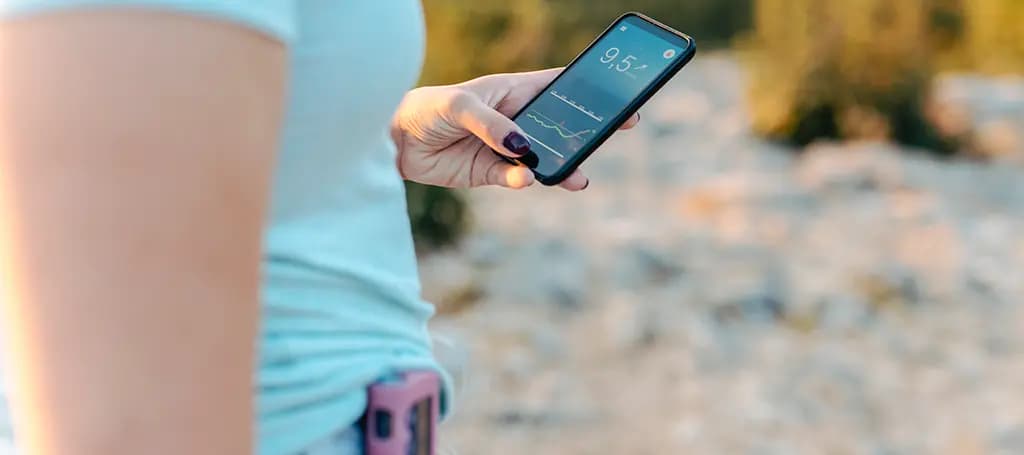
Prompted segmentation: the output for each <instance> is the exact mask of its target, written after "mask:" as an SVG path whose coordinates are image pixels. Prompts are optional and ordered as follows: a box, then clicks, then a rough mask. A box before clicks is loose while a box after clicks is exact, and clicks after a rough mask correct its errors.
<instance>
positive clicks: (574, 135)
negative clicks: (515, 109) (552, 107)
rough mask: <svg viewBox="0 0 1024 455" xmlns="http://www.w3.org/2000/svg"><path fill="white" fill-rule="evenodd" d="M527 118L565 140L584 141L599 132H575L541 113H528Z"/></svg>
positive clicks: (592, 130)
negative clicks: (587, 136) (589, 135)
mask: <svg viewBox="0 0 1024 455" xmlns="http://www.w3.org/2000/svg"><path fill="white" fill-rule="evenodd" d="M526 118H528V119H530V120H533V121H534V122H536V123H537V124H538V125H540V126H541V127H542V128H546V129H549V130H554V131H555V132H557V133H558V135H559V136H561V137H562V138H563V139H584V138H585V137H586V135H588V134H594V133H596V132H597V130H594V129H586V130H580V131H573V130H571V129H569V128H567V127H566V126H565V122H564V121H563V122H558V121H555V120H554V119H552V118H551V117H548V116H546V115H544V114H541V113H540V112H537V111H535V110H531V111H529V112H527V113H526Z"/></svg>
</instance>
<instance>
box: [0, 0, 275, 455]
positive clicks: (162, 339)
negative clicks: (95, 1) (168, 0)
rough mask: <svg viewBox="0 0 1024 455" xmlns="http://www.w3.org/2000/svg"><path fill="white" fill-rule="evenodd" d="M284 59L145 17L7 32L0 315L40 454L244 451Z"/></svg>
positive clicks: (79, 15) (23, 416)
mask: <svg viewBox="0 0 1024 455" xmlns="http://www.w3.org/2000/svg"><path fill="white" fill-rule="evenodd" d="M284 66H285V50H284V48H283V45H282V44H280V43H278V42H276V41H274V40H272V39H270V38H268V37H266V36H263V35H260V34H258V33H256V32H253V31H251V30H248V29H245V28H242V27H239V26H235V25H231V24H227V23H223V22H217V21H213V20H206V19H201V18H196V17H190V16H185V15H178V14H169V13H160V12H145V11H141V10H101V11H94V12H84V11H83V12H73V13H55V14H48V15H43V16H38V17H33V18H30V19H22V20H16V21H8V22H0V279H2V283H3V287H2V293H0V310H2V312H0V316H2V319H3V326H2V329H0V330H2V331H3V336H4V342H5V345H6V349H7V350H6V357H7V362H8V363H7V365H8V371H9V372H10V373H11V375H12V377H11V378H10V380H11V382H12V385H13V411H14V419H15V424H16V427H17V430H18V435H17V436H18V438H19V445H20V446H21V447H22V448H23V450H25V452H26V453H31V454H37V455H49V454H60V455H69V454H70V455H77V454H121V453H123V454H137V453H146V454H163V453H168V454H170V453H173V454H184V453H187V454H218V455H221V454H247V453H252V439H253V434H252V428H251V426H252V425H251V422H252V408H253V403H252V397H251V393H252V372H253V367H254V359H255V353H254V351H255V346H254V339H255V334H256V326H257V324H256V323H257V315H258V280H259V258H260V243H261V225H262V223H263V217H264V212H265V205H266V202H265V201H266V200H267V193H268V183H269V176H270V171H271V165H272V161H273V154H274V150H275V145H276V143H277V137H276V136H277V131H278V129H279V122H280V115H281V110H282V96H283V78H284V72H285V70H284Z"/></svg>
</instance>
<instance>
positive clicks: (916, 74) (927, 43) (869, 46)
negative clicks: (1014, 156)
mask: <svg viewBox="0 0 1024 455" xmlns="http://www.w3.org/2000/svg"><path fill="white" fill-rule="evenodd" d="M938 4H939V2H935V1H927V0H900V1H891V0H857V1H848V0H758V1H757V4H756V8H755V10H754V11H755V16H754V17H755V21H754V23H755V31H754V32H753V33H752V35H751V36H749V37H747V38H746V39H745V40H744V41H743V45H742V47H743V48H744V49H745V50H746V51H747V52H746V58H747V60H748V62H749V63H750V68H751V73H750V84H749V87H750V100H751V106H752V114H753V120H754V126H755V128H756V129H757V130H758V131H759V132H761V133H762V134H765V135H767V136H769V137H774V138H779V139H786V140H790V141H793V142H795V143H798V144H806V143H808V142H811V141H812V140H814V139H817V138H823V137H824V138H856V137H875V138H892V139H895V140H897V141H900V142H903V143H907V144H911V145H917V146H921V147H926V148H929V149H932V150H935V151H937V152H940V153H949V152H951V151H952V150H953V144H952V143H951V142H950V141H948V140H945V139H944V138H941V137H939V135H938V134H937V133H936V132H935V129H934V128H933V127H932V126H931V125H930V124H929V123H928V121H927V120H926V119H925V116H924V115H923V106H924V103H925V101H926V99H927V95H928V89H929V86H930V83H931V79H932V75H933V72H934V69H935V56H936V53H937V47H938V45H937V43H936V42H935V35H934V32H935V30H936V29H935V27H934V26H933V22H932V20H931V19H932V18H933V17H934V16H933V12H934V11H935V8H936V6H937V5H938Z"/></svg>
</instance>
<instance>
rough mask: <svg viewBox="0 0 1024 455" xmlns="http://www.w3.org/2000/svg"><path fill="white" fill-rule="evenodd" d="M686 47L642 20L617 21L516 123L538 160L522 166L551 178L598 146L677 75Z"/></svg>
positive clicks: (679, 38)
mask: <svg viewBox="0 0 1024 455" xmlns="http://www.w3.org/2000/svg"><path fill="white" fill-rule="evenodd" d="M688 45H689V43H688V42H687V41H686V39H685V38H683V37H680V36H676V35H674V34H672V33H670V32H667V31H664V30H662V29H661V28H660V27H658V26H657V25H654V24H652V23H650V22H648V21H646V20H644V19H643V18H641V17H638V16H632V15H627V16H625V17H623V18H622V19H620V20H619V21H617V22H616V23H615V24H614V25H613V26H612V27H611V28H609V29H608V31H607V32H606V34H604V35H603V36H602V37H601V38H600V39H598V41H596V42H595V43H594V44H593V45H591V47H590V48H588V49H587V50H586V51H585V52H584V53H583V54H581V55H580V57H578V58H577V59H576V61H575V62H574V63H573V64H572V65H571V66H569V68H567V69H566V70H565V71H564V72H563V73H562V74H561V75H560V76H559V77H558V78H557V79H556V80H555V81H554V82H553V83H552V84H551V85H550V86H549V87H547V88H546V90H545V91H544V92H543V93H541V94H540V95H538V97H537V98H536V99H534V100H533V101H531V102H530V104H528V105H527V106H526V107H525V108H523V110H522V111H520V112H519V114H518V115H517V116H516V117H515V122H516V124H518V125H519V127H520V128H522V129H523V131H525V132H526V135H527V138H528V139H529V140H530V147H531V150H532V151H533V153H534V154H536V158H535V161H536V162H535V163H533V162H526V161H524V160H521V161H523V162H524V163H525V164H528V165H529V166H530V167H531V168H533V170H534V172H536V173H537V174H538V176H540V177H550V176H553V175H555V174H557V173H558V172H559V171H560V170H562V169H563V167H564V166H565V165H566V163H567V162H574V161H573V159H574V158H576V157H577V156H578V155H579V154H581V153H586V152H587V151H588V150H591V149H593V148H594V147H596V146H597V145H599V143H600V142H601V141H603V140H604V139H605V138H606V137H607V136H608V135H609V134H610V133H611V132H613V131H611V130H614V129H617V128H618V127H619V124H621V122H622V121H624V120H625V119H624V118H622V117H623V114H624V113H625V111H626V109H628V108H629V107H630V105H631V104H633V102H634V101H635V100H636V99H638V98H640V97H642V96H643V95H644V94H646V93H648V92H649V91H650V90H651V89H653V87H654V86H655V85H656V84H657V82H658V81H660V80H662V79H663V77H664V75H665V74H666V73H667V72H669V71H670V70H672V69H678V67H679V63H680V59H684V58H685V57H687V55H686V54H687V52H688V51H690V49H688V48H687V46H688Z"/></svg>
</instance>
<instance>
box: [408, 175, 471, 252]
mask: <svg viewBox="0 0 1024 455" xmlns="http://www.w3.org/2000/svg"><path fill="white" fill-rule="evenodd" d="M405 195H406V200H407V201H408V209H409V221H410V222H411V223H412V231H413V238H414V240H415V241H416V249H417V250H418V251H420V252H430V251H435V250H440V249H444V248H447V247H451V246H455V245H456V244H457V243H458V241H459V240H460V239H461V238H462V236H463V235H464V234H465V233H466V230H467V229H468V227H469V212H468V210H467V208H466V201H465V199H464V197H463V195H462V193H460V192H458V191H455V190H451V189H448V188H440V187H436V186H428V185H420V184H418V183H412V182H406V184H405Z"/></svg>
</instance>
